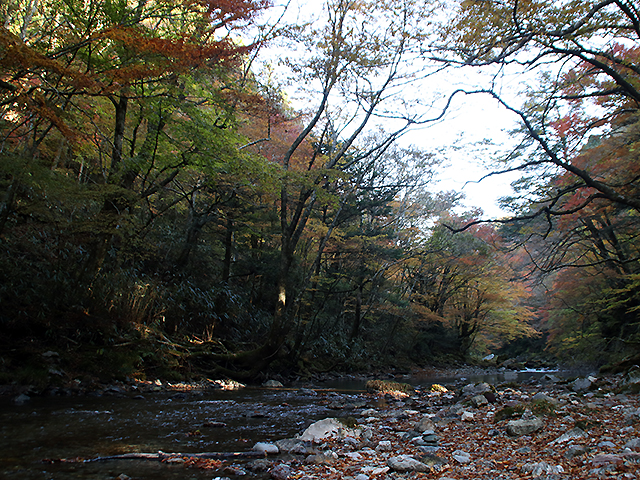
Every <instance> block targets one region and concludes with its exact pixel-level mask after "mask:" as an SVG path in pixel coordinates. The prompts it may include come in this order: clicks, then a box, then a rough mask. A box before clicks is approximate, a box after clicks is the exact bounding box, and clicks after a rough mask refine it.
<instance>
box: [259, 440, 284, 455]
mask: <svg viewBox="0 0 640 480" xmlns="http://www.w3.org/2000/svg"><path fill="white" fill-rule="evenodd" d="M253 451H254V452H262V453H266V454H268V455H277V454H278V453H280V449H279V448H278V446H277V445H275V444H273V443H266V442H258V443H256V444H255V445H254V446H253Z"/></svg>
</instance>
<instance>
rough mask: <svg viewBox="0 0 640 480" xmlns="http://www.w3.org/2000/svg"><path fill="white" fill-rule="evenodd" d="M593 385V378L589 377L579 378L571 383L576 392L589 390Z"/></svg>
mask: <svg viewBox="0 0 640 480" xmlns="http://www.w3.org/2000/svg"><path fill="white" fill-rule="evenodd" d="M590 387H591V380H589V379H588V378H577V379H576V380H575V381H574V382H573V384H572V385H571V390H573V391H574V392H583V391H585V390H589V388H590Z"/></svg>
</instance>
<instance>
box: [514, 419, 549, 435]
mask: <svg viewBox="0 0 640 480" xmlns="http://www.w3.org/2000/svg"><path fill="white" fill-rule="evenodd" d="M543 427H544V421H543V420H542V419H540V418H538V417H534V418H529V419H520V420H510V421H509V423H507V433H508V434H509V435H511V436H512V437H520V436H522V435H528V434H530V433H533V432H537V431H538V430H540V429H542V428H543Z"/></svg>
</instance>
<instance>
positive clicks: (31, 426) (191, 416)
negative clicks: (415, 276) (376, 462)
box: [0, 372, 559, 480]
mask: <svg viewBox="0 0 640 480" xmlns="http://www.w3.org/2000/svg"><path fill="white" fill-rule="evenodd" d="M545 373H547V372H503V373H494V374H481V375H467V376H466V378H464V379H462V378H461V377H459V376H458V377H420V376H417V377H411V378H398V379H396V380H398V381H403V382H407V383H412V384H414V385H422V386H423V387H428V386H429V385H431V384H433V383H441V384H445V385H446V384H452V383H471V382H479V381H486V382H489V383H494V384H498V383H503V382H508V381H523V380H527V379H530V378H538V377H540V376H542V375H544V374H545ZM554 374H556V375H559V373H558V372H554ZM364 385H365V381H364V380H355V379H352V380H339V381H338V380H336V381H332V382H326V383H325V384H323V385H322V386H321V388H320V389H318V392H319V393H318V394H315V392H310V391H308V390H301V391H298V390H295V389H291V390H264V389H250V388H247V389H243V390H239V391H206V392H196V393H188V394H180V395H177V396H176V395H173V396H171V395H170V394H153V395H149V396H148V397H147V398H145V399H132V398H115V397H102V398H89V397H86V398H61V397H50V398H33V399H32V400H31V401H30V402H29V403H28V404H26V405H23V406H16V405H10V404H8V403H5V404H2V405H0V478H7V479H21V480H22V479H24V480H31V479H33V480H36V479H37V480H41V479H45V480H48V479H65V480H67V479H114V478H116V477H117V476H118V475H120V474H126V475H128V476H130V477H132V478H136V479H167V480H168V479H176V480H177V479H181V480H183V479H185V478H187V479H196V480H200V479H207V480H210V479H211V478H212V477H213V476H215V475H212V472H207V471H200V470H197V469H187V470H185V468H184V467H183V466H181V465H167V464H162V463H160V462H154V461H137V460H120V461H108V462H92V463H53V464H51V463H43V460H44V459H61V458H66V459H69V458H75V457H80V458H94V457H96V456H106V455H114V454H119V453H127V452H147V453H150V452H157V451H159V450H162V451H163V452H182V453H190V452H235V451H247V450H250V449H251V447H252V446H253V445H254V443H255V442H257V441H270V440H278V439H281V438H289V437H292V436H293V435H295V434H297V433H300V432H301V431H303V430H304V429H305V428H306V426H307V425H309V424H310V423H311V422H313V421H315V420H318V419H321V418H326V417H328V416H334V415H336V412H335V411H332V410H329V409H328V408H327V406H326V405H327V404H328V403H330V402H328V401H327V400H331V397H332V395H334V394H333V393H332V392H330V391H328V390H331V389H335V390H339V391H341V392H343V393H345V394H357V393H359V392H363V391H364ZM254 478H255V477H254Z"/></svg>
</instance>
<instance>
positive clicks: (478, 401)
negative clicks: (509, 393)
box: [471, 395, 489, 408]
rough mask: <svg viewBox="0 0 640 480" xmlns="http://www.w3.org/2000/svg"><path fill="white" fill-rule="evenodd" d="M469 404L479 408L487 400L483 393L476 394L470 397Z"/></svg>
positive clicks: (485, 403) (487, 401)
mask: <svg viewBox="0 0 640 480" xmlns="http://www.w3.org/2000/svg"><path fill="white" fill-rule="evenodd" d="M471 404H472V405H473V406H474V407H476V408H480V407H482V406H484V405H488V404H489V400H487V397H485V396H484V395H476V396H475V397H472V398H471Z"/></svg>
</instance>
